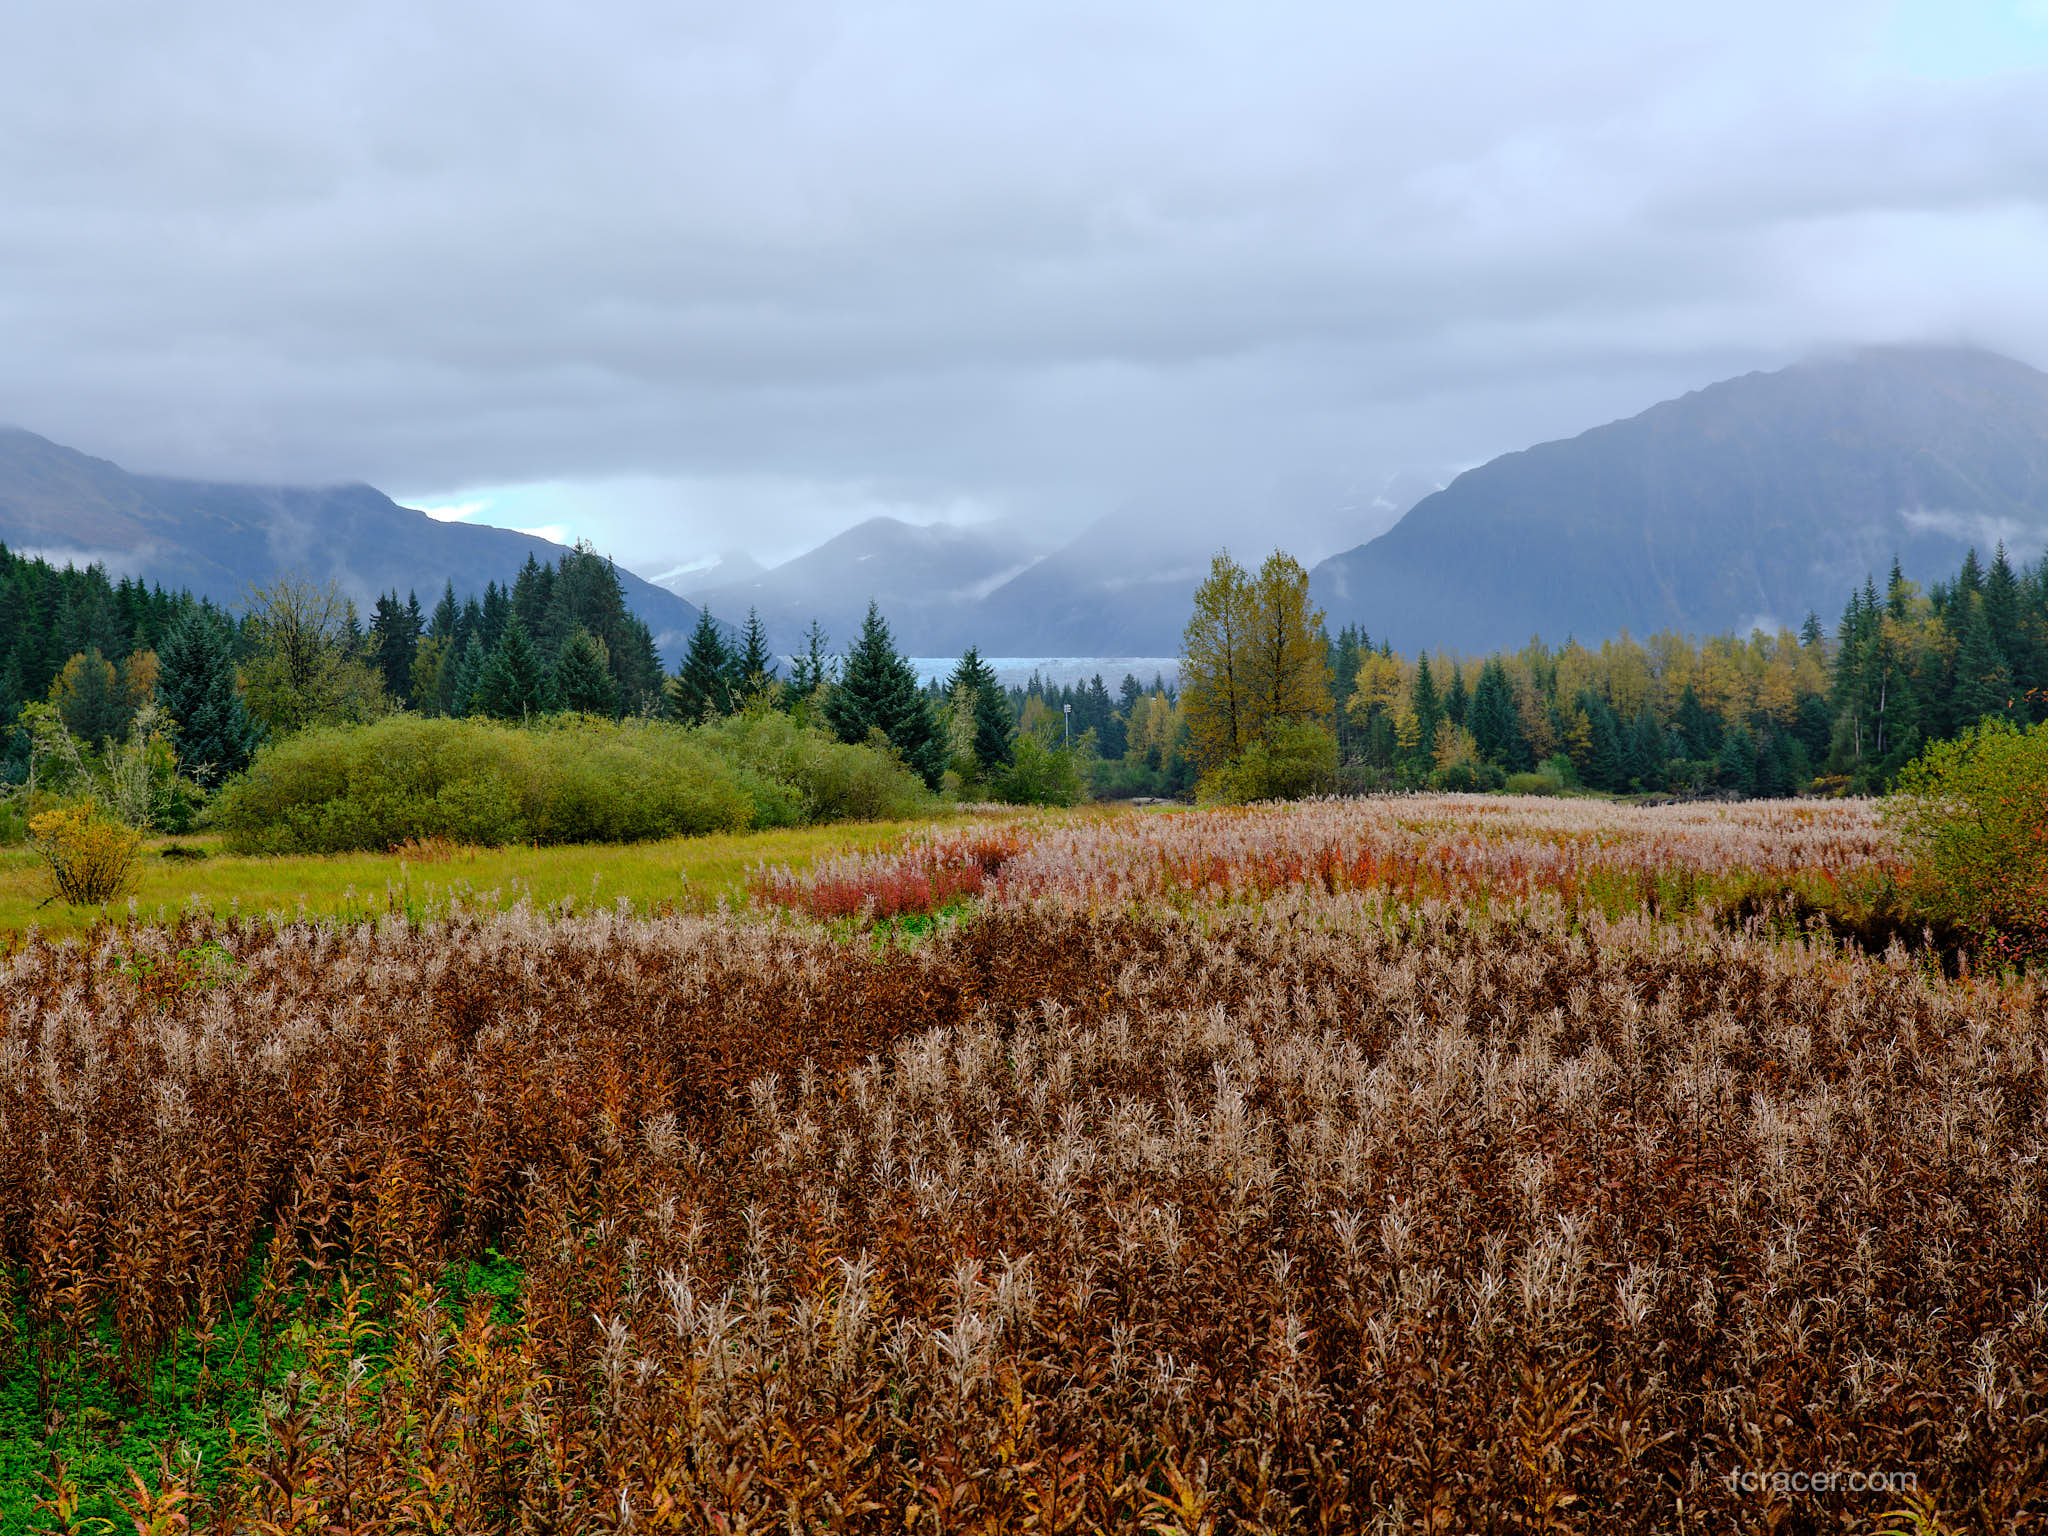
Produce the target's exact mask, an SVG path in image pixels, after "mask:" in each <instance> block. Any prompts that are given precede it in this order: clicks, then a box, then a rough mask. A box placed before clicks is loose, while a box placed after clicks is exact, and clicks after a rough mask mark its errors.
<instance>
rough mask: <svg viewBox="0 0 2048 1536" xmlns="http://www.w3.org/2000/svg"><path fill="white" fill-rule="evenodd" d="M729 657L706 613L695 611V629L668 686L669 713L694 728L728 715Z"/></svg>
mask: <svg viewBox="0 0 2048 1536" xmlns="http://www.w3.org/2000/svg"><path fill="white" fill-rule="evenodd" d="M732 707H733V697H732V653H731V652H730V651H729V650H727V649H726V644H725V638H724V636H722V635H720V634H719V632H718V625H717V623H716V622H714V621H713V619H712V617H711V611H710V610H709V609H705V608H700V609H699V610H698V611H697V627H696V628H695V629H693V630H691V631H690V646H689V649H688V650H687V651H685V652H684V653H683V664H682V666H681V667H679V668H678V669H677V670H676V675H675V677H674V678H673V679H672V680H671V681H670V683H669V685H668V708H669V713H670V714H672V715H673V716H675V718H676V719H678V720H681V721H684V722H686V723H688V724H691V725H695V724H698V723H700V722H702V721H704V720H708V719H713V718H716V717H717V716H719V715H726V714H730V713H732Z"/></svg>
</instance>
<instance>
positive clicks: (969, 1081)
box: [0, 796, 2048, 1536]
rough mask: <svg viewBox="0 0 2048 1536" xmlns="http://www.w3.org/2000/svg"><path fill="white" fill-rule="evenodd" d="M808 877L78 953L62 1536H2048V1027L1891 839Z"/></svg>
mask: <svg viewBox="0 0 2048 1536" xmlns="http://www.w3.org/2000/svg"><path fill="white" fill-rule="evenodd" d="M835 835H836V836H838V837H839V839H840V841H839V842H837V843H833V842H831V838H832V837H833V836H835ZM788 836H789V837H790V838H792V839H795V840H793V841H791V842H790V843H789V844H788V845H787V846H777V845H775V844H773V843H771V842H763V841H762V840H760V839H755V840H753V841H752V842H750V843H749V845H748V848H749V856H748V857H746V858H743V859H740V860H739V861H738V863H737V865H736V866H735V867H733V868H731V869H728V870H726V873H725V874H723V875H721V876H719V879H720V880H721V881H722V882H723V883H722V884H721V886H720V889H721V890H722V891H723V892H724V893H726V894H727V895H728V896H729V897H730V900H729V902H728V907H729V910H710V911H695V910H688V909H686V908H685V907H684V906H683V904H681V903H676V904H675V905H674V906H673V907H672V908H671V909H670V910H668V911H666V912H663V911H661V910H659V909H658V904H657V903H656V902H654V901H651V900H639V899H638V896H639V893H638V892H637V891H632V890H625V889H623V888H621V884H615V883H612V882H609V881H608V882H607V883H604V884H601V885H600V886H599V888H598V889H597V890H596V891H594V892H593V893H591V894H592V896H593V898H594V899H592V900H591V901H589V902H587V903H586V902H585V901H584V900H583V897H584V895H585V891H584V889H583V883H585V882H587V872H586V870H585V869H584V868H583V866H581V865H574V863H573V861H574V860H575V859H576V858H579V857H582V856H583V855H584V852H585V851H584V850H578V849H559V850H552V851H551V853H552V856H554V857H557V858H560V859H562V860H564V861H566V862H565V865H564V875H563V892H562V893H563V894H570V895H574V896H576V897H577V901H576V903H575V905H574V906H573V908H572V909H570V910H569V911H568V912H567V914H566V915H563V914H561V913H560V912H559V911H558V912H557V913H555V914H552V915H551V914H549V913H547V912H545V911H543V910H541V908H540V907H539V906H536V905H535V904H534V903H533V902H529V903H526V904H522V905H516V906H514V907H512V908H511V909H510V910H497V909H495V905H494V906H493V908H492V909H489V910H485V909H482V908H479V909H477V910H471V911H463V910H457V911H455V912H453V913H452V914H448V913H445V910H443V909H437V910H436V912H434V913H432V914H429V913H426V912H424V911H423V910H417V909H416V910H413V911H411V912H410V913H409V912H408V910H407V909H406V906H405V905H404V904H403V903H396V904H394V903H391V902H387V901H386V899H385V895H384V882H383V879H382V878H381V877H379V876H378V875H377V874H376V873H375V871H376V870H379V869H386V868H388V865H389V862H390V861H383V862H381V863H379V862H378V861H370V863H368V864H366V866H365V871H364V874H363V876H362V878H361V880H360V881H359V882H354V883H357V884H358V885H359V889H360V892H361V894H362V895H363V896H364V897H365V898H367V899H366V901H365V902H364V904H363V905H362V906H361V907H359V908H357V909H356V910H357V911H358V912H359V913H361V914H362V915H361V916H360V918H359V919H358V920H354V921H333V920H329V921H314V920H303V921H289V922H284V923H277V922H272V921H268V920H262V919H258V918H256V917H253V916H247V915H245V916H242V917H240V918H230V917H227V916H226V915H224V914H225V908H224V905H223V903H222V902H221V901H219V900H213V901H211V902H209V903H208V904H209V906H210V907H211V908H212V911H211V912H210V913H207V914H202V913H199V912H197V911H195V912H194V913H193V914H192V915H190V916H187V917H184V918H181V919H178V920H176V921H174V922H172V923H169V924H158V925H151V924H146V923H145V924H137V925H133V926H102V927H98V928H96V929H93V930H92V931H91V932H90V933H89V934H86V935H83V936H58V935H45V936H42V937H38V938H36V939H34V940H32V941H27V942H22V941H19V940H17V942H16V944H15V947H14V948H13V950H12V952H11V953H9V954H7V955H6V956H5V957H4V958H0V1146H4V1147H5V1148H6V1155H5V1157H4V1158H0V1518H4V1521H5V1524H4V1530H5V1532H6V1533H7V1536H14V1533H16V1532H26V1531H29V1530H31V1529H38V1528H42V1529H55V1530H62V1529H75V1530H81V1531H82V1530H86V1529H94V1530H97V1529H101V1528H100V1527H94V1526H89V1525H88V1524H86V1523H85V1522H87V1521H88V1520H90V1519H92V1518H107V1519H113V1520H117V1521H119V1522H120V1528H122V1529H128V1528H130V1522H131V1521H132V1522H133V1523H134V1528H136V1529H138V1530H143V1531H151V1532H155V1531H168V1530H175V1529H182V1528H184V1526H185V1524H186V1523H189V1525H190V1526H191V1527H192V1528H195V1529H206V1530H211V1531H221V1532H227V1531H237V1532H251V1533H255V1532H266V1533H276V1532H301V1531H303V1532H309V1533H310V1532H314V1531H320V1532H336V1531H350V1532H364V1533H367V1532H373V1531H374V1532H379V1533H382V1532H387V1531H391V1532H397V1531H421V1532H425V1531H452V1530H464V1531H470V1530H514V1529H517V1530H534V1531H542V1530H550V1531H555V1530H559V1531H571V1530H573V1531H595V1530H619V1531H650V1532H652V1531H683V1532H739V1531H770V1530H774V1531H838V1530H845V1531H883V1530H888V1531H904V1530H907V1531H928V1532H953V1531H985V1532H999V1531H1001V1532H1009V1531H1016V1532H1087V1531H1149V1532H1162V1533H1165V1532H1171V1533H1186V1536H1194V1533H1199V1532H1226V1531H1316V1532H1351V1531H1418V1532H1439V1531H1442V1532H1507V1531H1588V1532H1622V1533H1634V1532H1642V1533H1649V1532H1677V1531H1696V1532H1724V1531H1736V1530H1742V1531H1747V1530H1771V1531H1786V1532H1793V1531H1865V1532H1874V1531H1892V1530H1898V1531H1916V1532H1937V1531H1954V1532H1965V1531H1967V1532H1986V1533H1989V1532H2004V1531H2025V1530H2033V1529H2038V1528H2040V1527H2041V1525H2042V1524H2043V1522H2044V1519H2048V1282H2044V1279H2043V1263H2042V1261H2043V1256H2044V1254H2048V1165H2044V1163H2043V1160H2042V1154H2043V1151H2044V1147H2048V1122H2044V1113H2048V996H2044V991H2043V988H2042V985H2041V983H2040V981H2039V979H2038V978H2037V977H2035V976H2019V975H2015V974H2011V973H2006V974H1998V973H1996V972H1995V971H1991V970H1988V969H1986V968H1985V967H1983V966H1981V965H1978V964H1974V963H1973V962H1972V957H1971V956H1970V955H1969V954H1968V953H1967V952H1962V951H1956V950H1945V949H1944V948H1943V947H1942V946H1941V944H1940V943H1939V942H1937V943H1935V944H1932V945H1916V944H1915V943H1914V940H1915V939H1916V937H1917V935H1915V934H1912V933H1908V932H1906V931H1905V930H1904V929H1903V928H1901V927H1897V926H1896V925H1895V929H1894V931H1892V932H1891V933H1890V936H1889V939H1888V941H1887V942H1885V943H1883V944H1879V943H1875V942H1872V941H1871V935H1870V932H1869V931H1867V930H1856V931H1854V932H1851V930H1850V928H1836V927H1830V926H1828V924H1827V923H1826V922H1824V921H1823V918H1822V917H1821V916H1817V915H1816V914H1824V913H1825V912H1827V911H1830V910H1833V908H1832V907H1831V906H1830V901H1831V898H1832V897H1833V896H1838V895H1839V894H1840V893H1842V892H1845V891H1857V890H1866V891H1867V890H1869V889H1871V888H1874V887H1881V886H1883V884H1884V882H1886V881H1887V880H1889V879H1890V878H1891V876H1892V875H1893V874H1894V873H1896V871H1897V867H1898V860H1899V851H1898V849H1897V847H1896V845H1895V843H1894V841H1893V839H1892V837H1891V835H1890V833H1889V832H1888V831H1887V830H1886V828H1885V827H1884V826H1883V825H1881V824H1880V823H1879V822H1878V820H1877V819H1876V817H1875V815H1874V812H1873V807H1872V806H1871V805H1870V803H1868V802H1862V801H1831V802H1818V801H1815V802H1753V803H1748V804H1742V805H1718V804H1717V805H1694V806H1665V807H1657V808H1633V807H1623V806H1617V805H1613V804H1607V803H1597V802H1591V801H1582V800H1535V799H1529V800H1518V799H1502V798H1487V797H1458V796H1436V797H1396V798H1387V799H1377V800H1363V801H1341V802H1339V801H1329V802H1311V803H1307V804H1301V805H1296V806H1291V807H1285V808H1279V807H1272V806H1255V807H1250V808H1244V809H1228V810H1225V809H1219V810H1205V811H1192V812H1178V813H1172V814H1163V815H1146V814H1139V813H1125V814H1115V815H1101V814H1094V815H1078V814H1076V815H1067V816H1041V817H1036V818H1014V817H1013V818H969V819H963V820H955V821H952V822H946V823H939V824H935V825H932V826H930V827H928V828H922V829H900V828H890V829H874V830H873V831H872V833H871V834H863V836H862V837H861V838H860V839H857V840H854V841H853V842H852V843H850V844H849V843H848V841H847V840H846V838H845V835H844V833H840V834H829V833H817V834H812V833H804V834H788ZM801 839H812V840H811V841H802V840H801ZM661 846H662V847H663V848H667V847H668V846H670V845H661ZM705 851H706V852H707V853H709V852H710V851H711V850H709V849H706V850H705ZM639 852H640V850H624V851H618V850H614V851H611V853H610V855H609V856H610V857H613V858H621V857H624V858H630V857H633V856H635V855H637V854H638V853H639ZM517 856H519V851H518V850H512V851H509V852H507V853H504V854H497V855H476V856H475V857H476V858H477V859H479V860H482V859H487V858H512V857H517ZM592 856H593V857H595V855H592ZM456 857H457V858H458V859H459V858H462V857H467V855H461V854H458V855H457V856H456ZM663 857H664V858H666V857H667V855H666V854H664V855H663ZM717 857H718V858H725V857H727V855H726V854H724V853H721V854H719V855H717ZM254 862H255V863H261V862H262V861H254ZM273 862H276V861H273ZM308 862H309V863H310V862H312V861H308ZM322 862H326V861H322ZM227 864H228V861H227V860H225V859H221V860H219V861H217V862H216V861H207V862H206V863H202V864H199V865H197V866H195V867H196V869H198V870H201V871H205V870H209V869H212V870H225V868H226V866H227ZM450 867H451V866H450V865H448V864H442V865H438V866H436V868H437V869H438V870H440V871H441V872H442V873H440V874H438V875H437V876H436V878H439V879H443V880H445V879H446V878H447V871H449V869H450ZM650 867H651V866H650ZM664 867H665V866H664ZM679 867H680V866H679ZM710 867H711V866H709V865H707V866H706V868H707V869H708V868H710ZM718 867H719V868H725V866H724V865H719V866H718ZM479 868H480V873H479V874H478V875H476V876H474V877H471V884H472V888H473V889H475V890H477V891H483V890H485V889H488V888H493V887H498V888H503V887H504V886H505V883H506V878H507V877H506V876H504V875H503V874H502V873H500V872H497V870H496V868H495V866H493V867H492V868H491V869H489V870H482V868H481V866H479ZM276 873H277V875H278V878H279V879H281V880H282V879H285V878H287V877H286V876H285V874H284V872H283V871H281V870H279V871H276ZM8 878H11V876H10V877H8ZM181 878H182V872H181ZM350 878H351V880H352V881H353V880H354V877H353V876H351V877H350ZM664 878H671V877H668V876H666V875H665V876H664ZM693 879H695V880H696V883H698V884H700V885H703V884H708V883H709V876H708V875H707V876H704V877H693ZM373 882H374V883H373ZM621 895H624V896H627V897H629V898H635V899H634V901H633V902H632V904H631V905H632V908H633V909H632V910H627V911H621V910H618V909H617V908H615V907H614V906H613V905H612V904H611V903H612V901H613V900H614V899H615V898H617V897H619V896H621ZM9 899H12V898H9ZM167 899H174V898H167ZM534 899H535V902H541V903H544V902H545V901H546V900H548V899H551V898H550V897H548V895H547V893H546V892H545V891H543V890H541V889H540V888H538V887H536V888H535V890H534ZM265 904H268V903H265ZM259 905H264V904H258V903H253V902H248V901H245V902H243V903H242V911H243V912H244V913H245V914H247V913H249V912H251V911H253V910H255V909H256V908H257V907H258V906H259ZM714 905H715V904H714ZM311 906H312V904H311V903H309V908H310V907H311ZM458 907H459V904H458ZM145 910H147V908H146V906H145ZM324 910H329V911H331V910H333V908H332V907H328V908H325V909H324ZM1858 940H1861V942H1858ZM130 1466H132V1467H133V1468H134V1469H135V1473H136V1475H135V1476H133V1477H131V1476H130V1475H129V1473H128V1472H127V1470H126V1469H127V1468H128V1467H130Z"/></svg>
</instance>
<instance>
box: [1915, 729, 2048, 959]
mask: <svg viewBox="0 0 2048 1536" xmlns="http://www.w3.org/2000/svg"><path fill="white" fill-rule="evenodd" d="M1885 811H1886V816H1887V818H1888V819H1889V820H1891V821H1892V822H1893V823H1894V824H1895V825H1896V826H1897V827H1898V828H1899V831H1900V833H1901V835H1902V836H1903V837H1904V839H1905V842H1906V846H1907V848H1908V850H1909V851H1910V852H1911V854H1912V856H1913V859H1914V861H1915V866H1916V873H1917V877H1918V881H1917V883H1918V884H1919V886H1920V891H1919V895H1920V897H1921V899H1922V901H1923V902H1924V904H1925V905H1926V906H1927V907H1928V909H1929V910H1930V911H1932V912H1934V913H1935V914H1937V915H1938V916H1941V917H1944V918H1948V919H1951V920H1953V921H1955V922H1958V923H1961V924H1962V925H1963V926H1965V927H1967V928H1969V929H1970V930H1972V931H1973V932H1974V933H1976V934H1977V935H1978V937H1979V939H1980V940H1982V941H1983V942H1984V943H1985V944H1986V945H1987V946H1988V947H1989V948H1990V950H1991V951H1992V952H1994V953H1998V954H2003V955H2006V956H2009V957H2011V958H2014V959H2019V958H2024V957H2028V956H2038V955H2041V954H2044V953H2048V723H2043V724H2040V725H2036V726H2034V727H2032V728H2031V729H2028V730H2021V729H2019V728H2018V727H2016V726H2014V725H2012V724H2011V723H2009V722H2007V721H2004V720H1997V719H1993V720H1986V721H1985V722H1984V723H1983V724H1982V725H1980V726H1978V727H1977V728H1976V729H1974V730H1971V731H1968V732H1966V733H1964V735H1962V736H1961V737H1960V738H1958V739H1957V740H1954V741H1943V742H1937V743H1935V744H1934V745H1933V746H1931V747H1929V748H1928V749H1927V750H1926V751H1925V752H1924V753H1922V754H1921V755H1920V757H1919V758H1918V759H1916V760H1915V761H1914V762H1912V763H1909V764H1907V765H1906V767H1905V769H1904V770H1903V771H1902V772H1901V773H1900V775H1899V790H1898V793H1897V794H1896V795H1894V796H1892V797H1891V799H1890V800H1889V801H1887V802H1886V806H1885Z"/></svg>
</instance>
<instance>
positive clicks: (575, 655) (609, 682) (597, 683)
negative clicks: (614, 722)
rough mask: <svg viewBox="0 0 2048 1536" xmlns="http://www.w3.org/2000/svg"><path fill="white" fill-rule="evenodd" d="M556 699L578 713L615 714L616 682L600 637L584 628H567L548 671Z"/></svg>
mask: <svg viewBox="0 0 2048 1536" xmlns="http://www.w3.org/2000/svg"><path fill="white" fill-rule="evenodd" d="M551 680H552V684H553V688H554V699H555V703H556V704H557V705H558V706H559V707H560V708H562V709H566V710H570V711H572V712H574V713H576V714H580V715H616V714H617V713H618V712H619V684H618V679H616V678H615V677H613V676H612V674H611V666H610V662H609V659H608V658H607V657H606V656H605V654H604V644H603V642H602V641H599V640H596V639H594V638H592V636H591V633H590V631H589V630H587V629H583V628H581V627H578V628H576V629H574V630H571V631H570V632H569V638H568V639H566V640H564V641H563V642H562V649H561V652H560V654H559V655H557V656H556V657H555V665H554V668H553V671H552V673H551Z"/></svg>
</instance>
